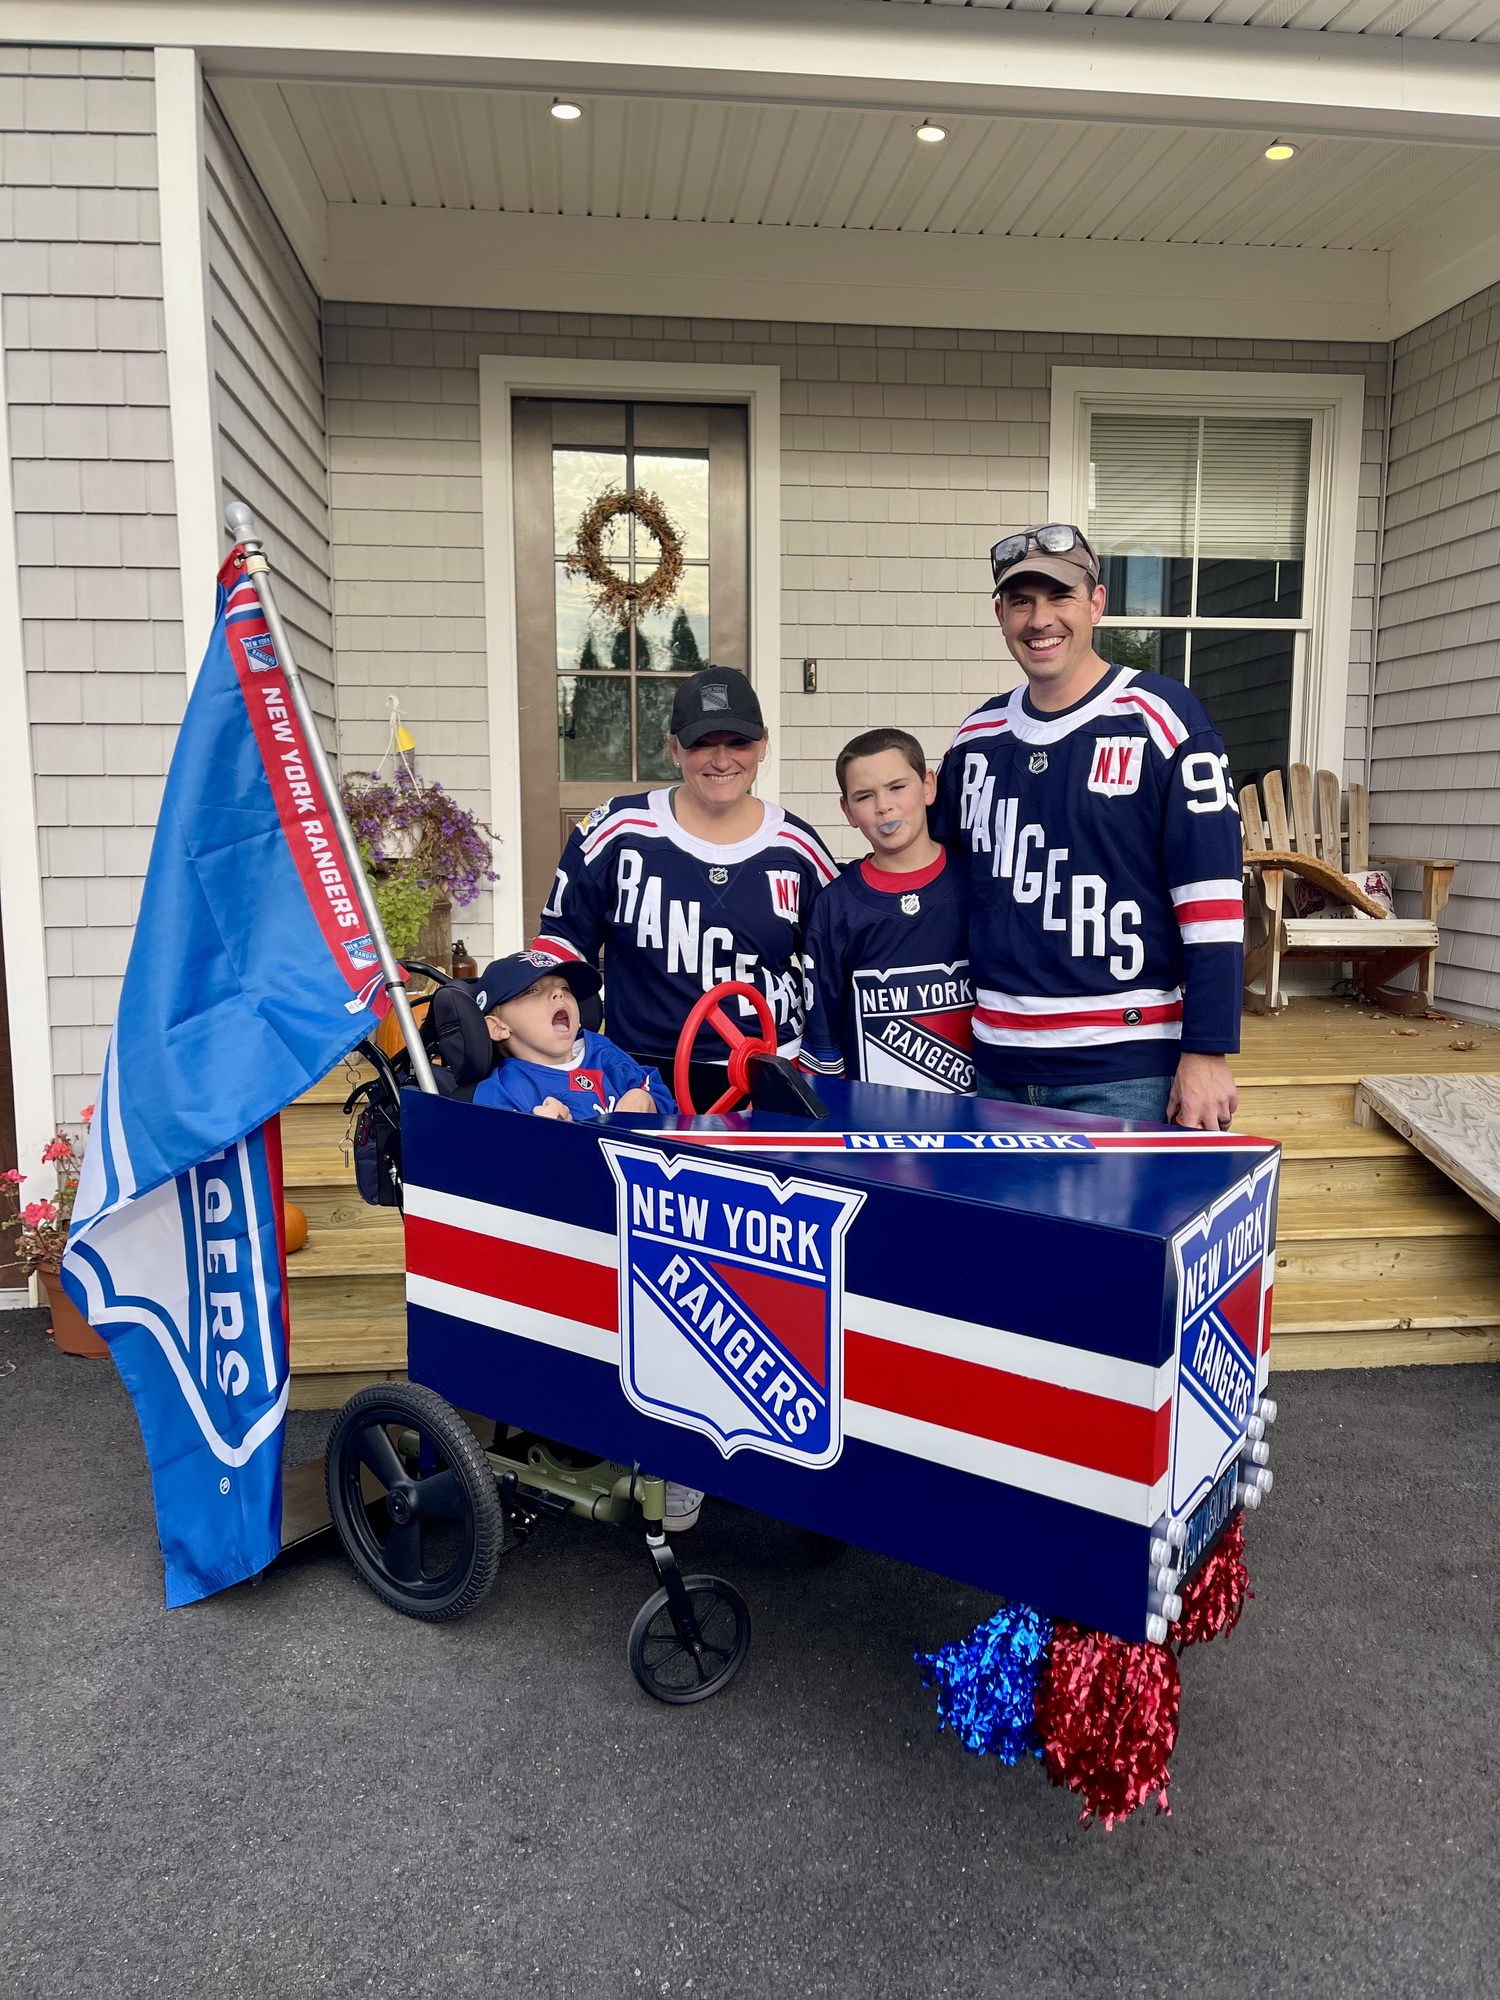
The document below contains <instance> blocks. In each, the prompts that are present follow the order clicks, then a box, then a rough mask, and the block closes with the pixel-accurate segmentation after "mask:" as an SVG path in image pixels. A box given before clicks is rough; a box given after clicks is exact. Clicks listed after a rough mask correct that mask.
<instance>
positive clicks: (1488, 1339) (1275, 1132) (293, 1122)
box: [282, 1000, 1500, 1409]
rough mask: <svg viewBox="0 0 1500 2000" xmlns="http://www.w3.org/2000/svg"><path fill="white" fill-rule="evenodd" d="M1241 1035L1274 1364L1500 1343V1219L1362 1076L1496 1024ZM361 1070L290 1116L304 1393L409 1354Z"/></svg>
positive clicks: (1287, 1017) (1412, 1355) (1324, 1021)
mask: <svg viewBox="0 0 1500 2000" xmlns="http://www.w3.org/2000/svg"><path fill="white" fill-rule="evenodd" d="M1243 1035H1244V1046H1243V1051H1242V1053H1241V1054H1240V1055H1239V1056H1238V1057H1236V1059H1235V1064H1234V1068H1235V1075H1236V1077H1237V1078H1238V1080H1239V1084H1240V1112H1239V1116H1238V1118H1237V1119H1236V1121H1235V1122H1236V1124H1237V1126H1238V1127H1239V1128H1240V1129H1241V1130H1243V1131H1248V1132H1254V1133H1256V1134H1263V1135H1264V1136H1266V1137H1267V1138H1273V1139H1278V1140H1280V1142H1281V1145H1282V1149H1283V1162H1284V1164H1283V1174H1282V1195H1281V1210H1280V1221H1279V1227H1278V1249H1277V1271H1276V1294H1275V1312H1274V1318H1273V1327H1274V1339H1273V1347H1272V1366H1273V1368H1274V1369H1281V1370H1284V1369H1289V1368H1354V1367H1390V1366H1399V1365H1402V1364H1407V1363H1412V1362H1460V1361H1487V1360H1493V1359H1496V1358H1500V1225H1497V1224H1496V1222H1495V1221H1494V1219H1493V1218H1492V1217H1491V1216H1490V1215H1488V1214H1487V1213H1486V1212H1485V1210H1484V1209H1482V1208H1481V1207H1479V1206H1478V1204H1477V1203H1475V1202H1473V1201H1471V1200H1470V1199H1469V1197H1468V1195H1466V1194H1465V1193H1463V1192H1462V1191H1461V1190H1460V1189H1458V1188H1457V1187H1455V1186H1454V1184H1453V1183H1452V1182H1451V1181H1450V1180H1448V1179H1447V1178H1446V1177H1445V1176H1444V1175H1443V1174H1442V1173H1441V1172H1440V1171H1439V1169H1438V1168H1437V1167H1436V1166H1435V1165H1433V1163H1432V1162H1431V1161H1429V1160H1427V1159H1424V1158H1423V1157H1422V1155H1421V1154H1420V1153H1419V1152H1418V1151H1417V1150H1416V1149H1415V1148H1414V1147H1413V1146H1411V1145H1409V1144H1408V1143H1407V1142H1406V1141H1405V1140H1404V1139H1402V1138H1401V1137H1399V1135H1398V1134H1396V1133H1395V1132H1393V1131H1391V1130H1389V1129H1388V1128H1386V1129H1375V1130H1365V1129H1363V1128H1362V1127H1361V1126H1359V1125H1358V1124H1356V1122H1355V1118H1354V1090H1355V1085H1356V1084H1357V1083H1358V1082H1359V1080H1360V1078H1361V1077H1364V1076H1382V1075H1408V1076H1409V1075H1429V1076H1436V1075H1466V1074H1467V1075H1496V1076H1500V1028H1483V1027H1474V1026H1472V1025H1470V1024H1467V1023H1463V1022H1454V1021H1428V1020H1401V1019H1397V1018H1395V1017H1393V1016H1391V1015H1389V1014H1380V1013H1377V1012H1376V1011H1375V1010H1374V1009H1373V1008H1370V1007H1368V1006H1363V1007H1362V1006H1359V1005H1357V1004H1356V1003H1354V1002H1339V1001H1319V1000H1295V1001H1293V1003H1292V1005H1291V1006H1290V1007H1289V1008H1288V1009H1286V1011H1285V1012H1284V1013H1281V1014H1278V1015H1274V1016H1253V1015H1251V1016H1247V1017H1246V1019H1245V1022H1244V1030H1243ZM1456 1045H1460V1046H1456ZM354 1080H355V1078H354V1075H353V1073H352V1072H351V1073H350V1075H349V1076H348V1078H347V1079H346V1078H344V1077H342V1076H335V1077H330V1078H328V1079H326V1080H325V1081H324V1082H323V1083H321V1084H319V1085H318V1086H317V1087H316V1089H314V1090H312V1091H310V1092H309V1093H308V1095H307V1096H306V1097H304V1098H303V1099H301V1101H300V1102H299V1103H297V1104H294V1105H292V1106H291V1107H290V1109H289V1110H287V1111H286V1112H285V1113H284V1114H283V1118H282V1133H283V1143H284V1149H285V1157H286V1180H287V1198H288V1200H290V1201H295V1202H298V1203H300V1205H301V1206H302V1207H303V1208H305V1209H306V1210H307V1215H308V1225H309V1234H308V1242H307V1247H306V1249H304V1250H301V1251H299V1252H298V1253H297V1255H296V1256H294V1257H293V1258H292V1259H291V1260H290V1263H289V1267H288V1269H289V1277H290V1281H291V1282H290V1291H291V1309H292V1373H293V1382H292V1402H293V1406H294V1407H297V1408H313V1409H316V1408H329V1407H333V1406H336V1405H337V1404H339V1403H342V1402H343V1401H344V1399H345V1398H346V1397H347V1396H349V1395H350V1394H352V1392H353V1391H354V1390H355V1389H356V1388H359V1387H361V1386H362V1385H363V1384H364V1383H366V1382H372V1381H378V1380H380V1379H382V1378H383V1377H386V1376H390V1375H398V1374H400V1373H401V1372H402V1370H403V1369H404V1367H405V1360H406V1324H405V1307H404V1267H403V1259H402V1240H401V1219H400V1216H399V1215H398V1214H397V1213H396V1212H395V1211H394V1210H393V1209H373V1208H366V1207H365V1205H364V1204H363V1202H361V1201H360V1199H359V1197H358V1195H357V1194H356V1193H355V1189H354V1176H353V1173H352V1170H351V1169H350V1167H349V1165H348V1163H347V1161H346V1159H345V1156H344V1151H343V1147H342V1139H343V1135H344V1129H345V1126H346V1124H347V1122H348V1121H347V1120H346V1119H345V1117H344V1115H343V1113H342V1111H341V1109H340V1106H341V1104H342V1101H343V1098H344V1096H345V1095H346V1094H347V1091H348V1090H349V1088H350V1087H351V1085H352V1083H353V1082H354Z"/></svg>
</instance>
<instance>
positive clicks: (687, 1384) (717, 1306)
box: [602, 1140, 864, 1466]
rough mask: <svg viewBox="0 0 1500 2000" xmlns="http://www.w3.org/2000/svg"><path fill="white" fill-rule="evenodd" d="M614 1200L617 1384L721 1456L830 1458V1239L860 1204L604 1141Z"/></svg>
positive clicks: (837, 1359) (837, 1419) (838, 1327)
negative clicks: (747, 1452)
mask: <svg viewBox="0 0 1500 2000" xmlns="http://www.w3.org/2000/svg"><path fill="white" fill-rule="evenodd" d="M602 1143H603V1148H604V1153H605V1157H606V1160H607V1161H608V1164H609V1170H610V1173H611V1174H612V1175H613V1176H614V1181H615V1187H616V1189H617V1212H618V1236H619V1272H620V1380H621V1384H622V1386H623V1388H624V1391H625V1395H626V1397H627V1398H628V1400H629V1401H630V1402H631V1403H633V1404H634V1405H635V1407H636V1408H637V1409H638V1410H642V1411H644V1412H645V1413H646V1415H648V1416H654V1417H661V1418H663V1419H665V1420H666V1421H668V1422H670V1423H677V1424H686V1425H687V1426H689V1427H690V1428H691V1429H693V1430H697V1431H702V1432H703V1433H704V1434H705V1435H706V1436H708V1437H710V1438H712V1439H713V1441H714V1443H715V1444H716V1445H717V1446H718V1448H719V1450H720V1451H721V1452H722V1453H723V1454H724V1456H725V1457H726V1458H728V1457H730V1456H732V1454H733V1453H735V1452H737V1451H741V1450H744V1449H746V1448H747V1447H748V1448H751V1449H754V1450H757V1451H762V1452H765V1453H767V1454H768V1455H769V1456H771V1457H773V1458H783V1459H789V1460H791V1461H792V1462H794V1463H796V1464H799V1465H809V1466H825V1465H832V1464H833V1463H834V1462H835V1460H836V1459H837V1458H838V1456H839V1453H840V1452H841V1451H842V1449H843V1442H844V1435H843V1394H844V1299H843V1291H844V1236H845V1233H846V1232H847V1230H848V1228H849V1225H850V1223H851V1222H852V1221H853V1219H854V1217H855V1215H856V1214H857V1213H858V1211H859V1208H860V1206H861V1205H862V1203H863V1201H864V1195H863V1194H860V1193H850V1192H839V1191H837V1190H835V1189H833V1188H828V1187H820V1186H818V1185H817V1184H816V1183H815V1182H812V1181H804V1180H798V1179H791V1180H783V1179H782V1178H781V1177H780V1176H778V1175H777V1174H774V1173H772V1172H770V1171H768V1170H766V1169H764V1168H759V1167H744V1166H738V1165H735V1166H727V1165H719V1164H718V1163H716V1162H704V1163H702V1164H700V1163H699V1162H697V1161H689V1160H680V1159H675V1160H674V1159H667V1158H665V1157H664V1156H663V1155H662V1154H660V1153H657V1152H651V1151H648V1150H646V1149H645V1148H643V1147H637V1146H626V1145H621V1144H618V1143H615V1142H612V1141H609V1140H605V1141H603V1142H602Z"/></svg>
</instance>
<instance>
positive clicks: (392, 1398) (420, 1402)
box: [323, 1382, 505, 1624]
mask: <svg viewBox="0 0 1500 2000" xmlns="http://www.w3.org/2000/svg"><path fill="white" fill-rule="evenodd" d="M323 1465H324V1475H325V1478H326V1480H327V1484H328V1511H329V1513H330V1514H331V1515H332V1516H333V1525H334V1526H335V1528H337V1530H338V1535H339V1540H340V1541H341V1542H342V1543H343V1545H344V1549H345V1552H346V1553H347V1555H348V1557H349V1560H350V1562H352V1563H353V1565H354V1567H355V1570H356V1572H357V1573H358V1575H359V1576H360V1578H361V1579H362V1580H363V1581H364V1582H365V1583H367V1584H368V1585H369V1586H370V1588H371V1590H373V1591H374V1593H375V1595H376V1596H377V1597H380V1598H383V1599H384V1600H385V1602H386V1603H387V1604H389V1605H390V1606H392V1608H393V1609H394V1610H397V1611H402V1612H404V1613H405V1614H406V1616H407V1617H408V1618H422V1619H425V1620H426V1621H427V1622H428V1623H429V1624H437V1623H439V1622H441V1621H442V1620H444V1619H448V1618H462V1617H464V1616H465V1614H466V1613H468V1612H470V1611H472V1610H473V1609H474V1606H475V1605H476V1604H477V1603H478V1602H479V1600H480V1599H481V1598H482V1597H483V1596H484V1595H485V1593H486V1592H487V1591H488V1590H489V1588H490V1586H491V1584H493V1582H494V1581H495V1570H496V1568H497V1567H498V1565H499V1561H500V1556H501V1552H502V1550H503V1549H504V1546H505V1516H504V1513H503V1511H502V1509H501V1506H500V1496H499V1493H498V1492H497V1491H496V1488H495V1475H494V1473H493V1472H491V1470H490V1466H489V1461H488V1460H487V1459H486V1457H485V1455H484V1453H483V1451H482V1450H481V1449H480V1447H479V1442H478V1440H477V1439H476V1438H475V1436H474V1433H473V1432H472V1431H471V1430H470V1429H469V1427H468V1425H467V1424H466V1423H465V1422H464V1420H463V1418H462V1417H460V1416H458V1415H457V1414H456V1412H455V1411H453V1410H451V1409H450V1408H449V1407H448V1405H447V1404H446V1403H445V1402H444V1401H443V1399H442V1397H441V1396H439V1395H437V1394H436V1393H435V1392H434V1391H433V1390H431V1389H424V1388H422V1387H420V1386H419V1385H418V1384H417V1383H415V1382H378V1383H375V1384H373V1385H372V1386H371V1387H370V1388H368V1389H361V1390H360V1391H359V1393H358V1395H356V1396H352V1397H351V1398H350V1399H349V1401H348V1402H347V1403H345V1405H344V1407H343V1409H342V1410H340V1411H339V1413H338V1415H337V1417H335V1419H334V1423H333V1429H332V1430H331V1431H330V1432H329V1435H328V1448H327V1451H326V1453H325V1454H324V1461H323Z"/></svg>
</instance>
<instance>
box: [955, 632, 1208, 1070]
mask: <svg viewBox="0 0 1500 2000" xmlns="http://www.w3.org/2000/svg"><path fill="white" fill-rule="evenodd" d="M933 830H934V832H935V833H936V834H937V835H938V837H939V838H940V839H943V840H946V841H948V842H949V843H950V844H952V845H953V846H954V847H955V848H956V850H957V851H958V852H959V853H960V854H961V855H962V856H963V857H964V858H965V859H966V861H967V863H968V870H969V890H970V897H971V903H972V912H971V916H970V923H969V957H970V960H971V964H972V969H973V975H974V988H975V1009H974V1060H975V1063H976V1065H977V1067H978V1068H979V1070H980V1071H981V1072H982V1073H983V1074H984V1075H985V1076H988V1077H992V1078H993V1079H994V1080H995V1081H996V1082H998V1083H1006V1084H1029V1083H1058V1084H1066V1083H1072V1082H1080V1083H1081V1082H1090V1081H1093V1080H1096V1079H1107V1078H1112V1077H1135V1076H1167V1075H1170V1074H1171V1073H1172V1071H1173V1070H1175V1069H1176V1067H1177V1059H1178V1056H1179V1055H1180V1054H1181V1053H1182V1052H1183V1051H1184V1050H1196V1051H1199V1052H1201V1053H1206V1054H1212V1055H1227V1054H1231V1053H1232V1052H1233V1051H1234V1050H1236V1049H1237V1048H1238V1047H1239V1026H1240V987H1241V969H1242V962H1243V955H1244V906H1243V899H1242V892H1241V886H1240V884H1241V874H1240V871H1241V853H1240V821H1239V811H1238V808H1237V806H1236V804H1235V799H1234V794H1233V791H1232V790H1231V788H1230V782H1229V760H1228V758H1227V757H1226V755H1225V753H1224V745H1223V742H1222V741H1221V739H1220V737H1219V734H1218V731H1217V730H1216V729H1215V728H1214V726H1213V724H1212V723H1211V722H1210V721H1209V718H1208V716H1207V714H1206V713H1205V711H1204V709H1203V706H1202V704H1201V703H1200V702H1199V701H1198V700H1197V699H1196V697H1195V696H1194V695H1193V694H1191V693H1190V692H1189V690H1188V689H1187V688H1185V687H1183V686H1181V685H1180V684H1179V683H1178V682H1176V681H1171V680H1167V679H1165V678H1164V677H1163V676H1161V675H1159V674H1141V673H1136V672H1135V671H1134V670H1133V669H1131V668H1123V667H1122V668H1116V669H1115V670H1114V671H1112V672H1111V673H1109V674H1108V675H1107V676H1106V678H1105V679H1104V680H1103V681H1102V682H1101V683H1100V684H1099V685H1098V686H1097V687H1096V688H1095V689H1094V690H1093V691H1092V692H1091V693H1090V694H1088V695H1087V696H1085V698H1084V699H1083V700H1082V701H1081V702H1078V703H1075V705H1074V706H1073V707H1072V708H1070V709H1064V710H1062V711H1061V712H1060V713H1058V714H1056V715H1042V714H1039V713H1037V711H1035V710H1034V709H1033V708H1032V707H1031V705H1030V703H1029V702H1028V701H1027V699H1026V694H1025V689H1024V687H1020V688H1016V689H1014V690H1013V691H1012V692H1011V693H1010V694H1008V695H998V696H996V697H995V699H994V700H992V701H988V702H986V703H985V705H984V707H983V708H981V709H978V710H976V711H975V713H974V714H973V715H971V716H970V717H969V719H968V721H967V722H965V723H963V724H961V725H960V727H959V730H958V732H957V734H956V735H955V736H954V739H953V741H952V743H951V744H950V746H949V748H948V752H947V755H946V756H945V757H944V759H943V764H942V770H941V772H940V774H939V779H938V796H937V803H936V806H935V807H934V820H933Z"/></svg>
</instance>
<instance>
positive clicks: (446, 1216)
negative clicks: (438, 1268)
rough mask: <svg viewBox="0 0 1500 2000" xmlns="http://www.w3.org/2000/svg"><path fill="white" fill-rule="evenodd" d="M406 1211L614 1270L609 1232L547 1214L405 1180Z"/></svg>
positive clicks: (616, 1256) (614, 1254)
mask: <svg viewBox="0 0 1500 2000" xmlns="http://www.w3.org/2000/svg"><path fill="white" fill-rule="evenodd" d="M405 1199H406V1213H407V1214H408V1215H417V1216H420V1217H421V1218H422V1220H423V1221H424V1222H446V1223H447V1224H448V1225H449V1226H450V1227H451V1228H453V1229H467V1230H470V1231H472V1232H473V1234H474V1235H475V1236H493V1237H495V1238H496V1239H497V1240H498V1241H500V1242H502V1243H523V1244H525V1245H526V1247H527V1248H528V1249H530V1250H550V1251H551V1252H552V1253H553V1254H554V1255H555V1256H558V1257H576V1258H577V1259H578V1261H579V1262H580V1263H582V1264H602V1265H604V1266H605V1267H606V1268H607V1269H608V1270H611V1271H613V1270H615V1269H616V1268H617V1266H618V1264H619V1261H620V1260H619V1253H618V1251H617V1250H616V1248H615V1236H614V1232H613V1231H610V1232H609V1233H608V1234H606V1233H605V1231H604V1230H602V1229H580V1228H579V1227H578V1226H577V1225H576V1224H575V1223H571V1222H559V1221H557V1220H556V1218H555V1217H553V1216H550V1215H532V1214H531V1213H530V1212H529V1210H527V1209H524V1208H501V1207H499V1206H498V1205H497V1204H496V1203H494V1202H488V1201H474V1200H472V1199H471V1198H470V1197H469V1196H468V1195H463V1194H444V1193H442V1192H441V1191H440V1190H439V1189H438V1188H429V1187H421V1186H419V1185H417V1184H416V1183H414V1182H411V1181H408V1182H407V1184H406V1197H405Z"/></svg>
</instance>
